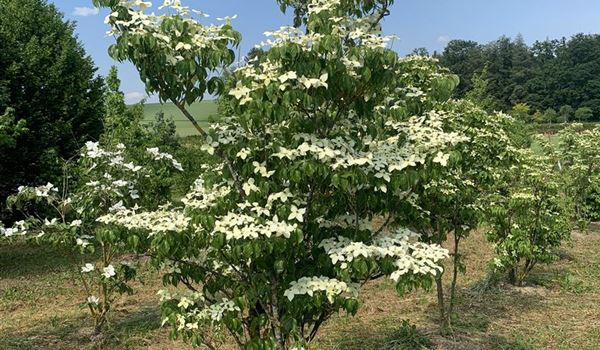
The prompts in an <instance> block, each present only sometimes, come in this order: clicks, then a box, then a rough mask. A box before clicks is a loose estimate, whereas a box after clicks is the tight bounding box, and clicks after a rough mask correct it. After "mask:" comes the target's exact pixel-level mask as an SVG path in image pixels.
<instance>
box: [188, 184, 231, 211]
mask: <svg viewBox="0 0 600 350" xmlns="http://www.w3.org/2000/svg"><path fill="white" fill-rule="evenodd" d="M229 193H231V187H229V186H226V185H214V186H212V187H211V188H206V184H205V183H204V181H203V180H202V179H197V180H196V181H195V182H194V185H193V186H192V189H191V191H190V192H188V193H187V194H186V195H185V197H184V198H182V199H181V201H182V202H183V204H185V206H186V207H188V208H192V209H208V208H210V207H211V206H213V205H214V204H215V203H216V202H217V201H218V200H220V199H222V198H224V197H226V196H227V195H229Z"/></svg>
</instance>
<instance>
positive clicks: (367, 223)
mask: <svg viewBox="0 0 600 350" xmlns="http://www.w3.org/2000/svg"><path fill="white" fill-rule="evenodd" d="M317 221H318V223H319V227H323V228H332V227H339V228H356V227H358V229H359V230H360V231H370V232H373V231H374V230H373V221H372V220H370V219H366V218H365V219H363V218H359V219H358V224H357V222H356V217H355V216H353V215H340V216H337V217H336V218H334V219H332V220H325V219H323V218H319V219H317Z"/></svg>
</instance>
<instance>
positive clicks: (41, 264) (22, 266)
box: [0, 242, 75, 279]
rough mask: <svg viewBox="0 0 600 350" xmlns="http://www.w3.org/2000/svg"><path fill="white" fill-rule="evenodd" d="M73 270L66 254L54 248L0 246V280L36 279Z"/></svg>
mask: <svg viewBox="0 0 600 350" xmlns="http://www.w3.org/2000/svg"><path fill="white" fill-rule="evenodd" d="M74 269H75V265H74V263H73V262H72V261H71V259H70V258H69V256H68V255H67V253H65V252H61V251H59V250H57V249H55V248H52V247H46V246H41V245H38V244H35V243H33V242H18V243H7V244H0V279H4V278H19V277H27V278H36V277H37V276H45V275H48V274H49V273H62V272H67V271H73V270H74Z"/></svg>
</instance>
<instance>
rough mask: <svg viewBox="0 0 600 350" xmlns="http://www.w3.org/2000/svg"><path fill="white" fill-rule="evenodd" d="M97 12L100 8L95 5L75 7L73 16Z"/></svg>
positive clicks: (89, 14)
mask: <svg viewBox="0 0 600 350" xmlns="http://www.w3.org/2000/svg"><path fill="white" fill-rule="evenodd" d="M98 13H100V10H98V9H97V8H96V7H75V10H73V16H80V17H88V16H95V15H97V14H98Z"/></svg>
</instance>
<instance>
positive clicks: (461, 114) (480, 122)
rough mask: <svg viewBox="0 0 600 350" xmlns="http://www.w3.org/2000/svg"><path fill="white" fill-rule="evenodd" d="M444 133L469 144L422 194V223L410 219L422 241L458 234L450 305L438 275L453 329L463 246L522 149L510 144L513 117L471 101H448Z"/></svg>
mask: <svg viewBox="0 0 600 350" xmlns="http://www.w3.org/2000/svg"><path fill="white" fill-rule="evenodd" d="M438 113H439V115H440V121H441V125H442V128H443V129H444V130H446V131H448V132H458V133H460V134H462V135H464V136H465V137H466V138H467V139H468V141H467V142H463V143H461V144H459V145H458V146H457V147H455V148H454V150H453V151H452V153H448V154H445V155H444V157H439V162H438V164H437V165H436V169H434V171H432V172H431V180H430V181H426V182H422V183H421V184H420V186H419V187H418V189H416V192H415V193H416V194H418V196H417V197H416V199H415V201H414V204H415V206H416V207H417V208H419V211H420V215H419V217H417V218H413V217H408V218H407V222H406V223H407V225H411V226H412V227H414V228H415V229H416V231H417V232H419V233H420V234H421V239H422V240H424V241H426V242H429V243H436V244H440V245H441V244H444V243H445V242H446V241H447V240H448V237H449V235H450V234H452V246H453V250H452V251H453V253H452V255H453V270H452V282H451V287H450V291H449V301H448V305H446V301H445V292H444V286H443V284H442V276H443V274H444V272H445V271H444V270H440V272H439V273H438V274H437V276H436V287H437V293H438V304H439V305H438V306H439V309H440V317H441V321H442V325H443V326H445V327H448V326H450V320H451V316H452V312H453V306H454V297H455V289H456V281H457V275H458V272H459V271H462V270H464V269H465V268H466V266H465V265H464V262H463V261H464V260H463V256H462V253H461V251H460V242H461V240H462V239H464V238H466V237H467V236H468V235H469V233H470V232H471V231H472V230H474V229H477V228H478V227H479V226H480V224H481V222H482V221H483V220H484V216H485V215H484V213H485V206H486V199H487V196H488V195H489V194H490V193H491V192H492V191H493V190H494V189H495V188H496V187H497V186H498V185H501V184H503V181H504V180H505V177H506V176H507V175H508V173H507V172H506V169H508V168H510V166H511V165H512V164H513V163H514V162H515V161H516V155H517V149H516V147H515V146H514V145H513V142H512V141H511V139H510V135H509V134H510V129H511V128H512V122H513V120H512V118H511V117H509V116H507V115H505V114H502V113H494V114H488V113H486V112H485V111H484V110H483V109H481V108H479V107H477V106H475V105H474V104H472V103H470V102H467V101H455V100H451V101H448V102H446V103H444V104H442V105H440V107H439V112H438Z"/></svg>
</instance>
